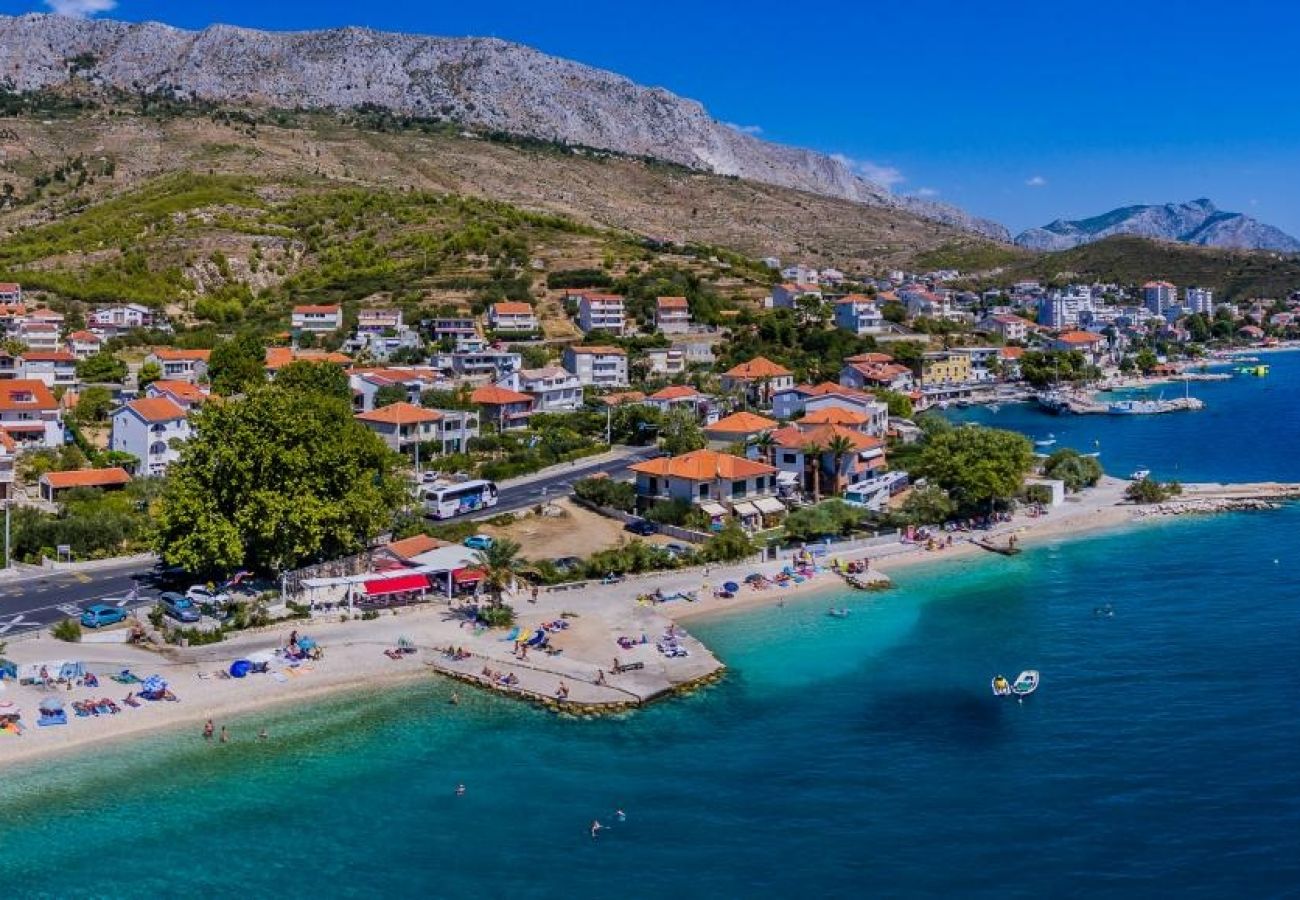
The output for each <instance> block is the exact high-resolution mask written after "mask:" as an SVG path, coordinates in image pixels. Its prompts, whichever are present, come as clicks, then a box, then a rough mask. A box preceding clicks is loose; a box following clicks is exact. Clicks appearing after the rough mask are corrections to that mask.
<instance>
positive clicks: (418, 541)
mask: <svg viewBox="0 0 1300 900" xmlns="http://www.w3.org/2000/svg"><path fill="white" fill-rule="evenodd" d="M449 546H451V545H450V544H448V543H447V542H446V541H440V540H438V539H437V538H435V537H429V536H428V535H427V534H417V535H412V536H411V537H409V538H403V539H402V540H400V541H391V542H390V543H388V544H385V545H384V547H383V549H384V550H387V551H388V552H389V553H391V554H393V555H394V556H396V557H399V558H401V559H410V558H411V557H413V556H419V555H420V554H421V553H428V552H429V551H430V550H437V549H438V548H439V547H449Z"/></svg>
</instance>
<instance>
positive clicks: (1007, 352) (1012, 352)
mask: <svg viewBox="0 0 1300 900" xmlns="http://www.w3.org/2000/svg"><path fill="white" fill-rule="evenodd" d="M1024 355H1025V348H1024V347H1003V348H1002V349H1001V350H999V351H998V356H1001V357H1002V358H1003V359H1020V357H1022V356H1024Z"/></svg>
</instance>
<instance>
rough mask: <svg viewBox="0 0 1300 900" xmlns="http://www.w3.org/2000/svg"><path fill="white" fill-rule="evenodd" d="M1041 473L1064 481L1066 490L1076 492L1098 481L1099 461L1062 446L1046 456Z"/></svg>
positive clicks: (1099, 474)
mask: <svg viewBox="0 0 1300 900" xmlns="http://www.w3.org/2000/svg"><path fill="white" fill-rule="evenodd" d="M1043 474H1044V475H1045V476H1047V477H1048V478H1055V479H1057V480H1059V481H1063V482H1065V489H1066V490H1067V491H1072V492H1077V491H1081V490H1083V489H1084V488H1086V487H1092V486H1093V485H1095V484H1096V483H1097V482H1098V481H1100V480H1101V476H1102V469H1101V463H1099V462H1097V460H1096V459H1095V458H1094V457H1091V456H1084V455H1083V454H1081V453H1080V452H1079V451H1078V450H1071V449H1070V448H1069V447H1062V448H1061V449H1060V450H1057V451H1056V452H1055V453H1053V454H1052V455H1051V456H1049V457H1048V458H1047V462H1046V463H1044V464H1043Z"/></svg>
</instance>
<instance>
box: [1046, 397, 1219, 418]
mask: <svg viewBox="0 0 1300 900" xmlns="http://www.w3.org/2000/svg"><path fill="white" fill-rule="evenodd" d="M1035 399H1037V401H1038V405H1039V406H1041V407H1043V408H1044V409H1046V410H1047V411H1048V412H1053V413H1056V414H1058V415H1062V414H1066V413H1070V414H1073V415H1076V416H1087V415H1102V416H1152V415H1162V414H1164V413H1171V412H1184V411H1189V410H1200V409H1204V408H1205V401H1204V400H1201V399H1199V398H1197V397H1176V398H1174V399H1172V400H1165V399H1159V400H1109V401H1102V400H1099V399H1098V398H1097V397H1095V396H1092V395H1090V394H1084V393H1077V392H1076V393H1066V392H1063V391H1046V392H1044V393H1041V394H1038V395H1037V397H1036V398H1035Z"/></svg>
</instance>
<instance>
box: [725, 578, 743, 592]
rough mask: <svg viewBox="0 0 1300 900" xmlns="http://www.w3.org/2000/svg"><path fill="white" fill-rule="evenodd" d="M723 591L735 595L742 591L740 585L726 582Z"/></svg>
mask: <svg viewBox="0 0 1300 900" xmlns="http://www.w3.org/2000/svg"><path fill="white" fill-rule="evenodd" d="M722 589H723V590H724V591H729V592H730V593H733V594H734V593H736V591H738V590H740V585H738V584H736V582H734V581H726V582H723V585H722Z"/></svg>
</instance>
